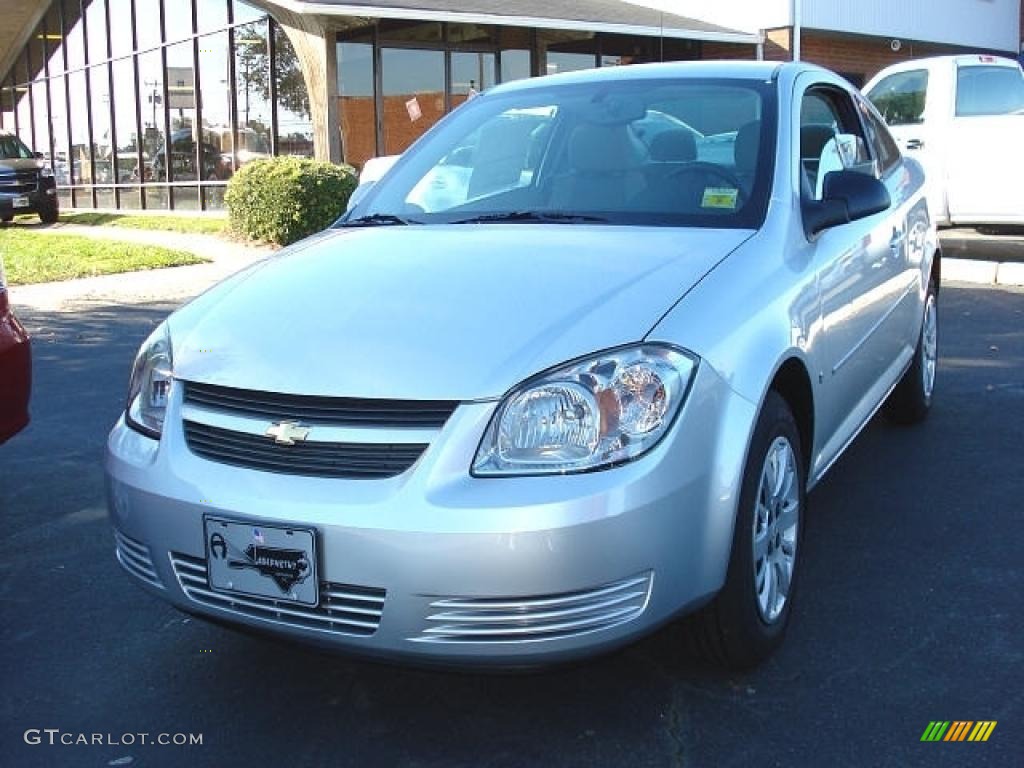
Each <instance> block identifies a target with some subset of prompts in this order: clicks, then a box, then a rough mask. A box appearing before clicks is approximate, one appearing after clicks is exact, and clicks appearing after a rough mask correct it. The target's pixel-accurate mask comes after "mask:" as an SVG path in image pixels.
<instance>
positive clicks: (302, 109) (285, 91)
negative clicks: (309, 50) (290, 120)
mask: <svg viewBox="0 0 1024 768" xmlns="http://www.w3.org/2000/svg"><path fill="white" fill-rule="evenodd" d="M274 49H275V53H276V55H277V59H276V61H275V68H276V70H277V82H276V87H277V103H278V106H279V107H283V108H284V109H286V110H288V111H289V112H292V113H294V114H296V115H299V116H300V117H303V118H305V119H307V120H308V119H309V114H310V110H309V93H308V91H307V90H306V80H305V78H304V77H303V76H302V68H301V67H300V66H299V58H298V56H296V55H295V49H294V48H293V47H292V43H291V40H289V39H288V35H287V34H286V33H285V31H284V30H283V29H281V26H280V25H279V24H275V25H274ZM235 55H236V57H237V58H236V63H235V77H236V78H237V82H238V87H239V89H243V88H244V89H245V90H246V93H248V92H255V93H257V94H259V95H260V96H261V97H262V98H263V99H264V100H266V101H269V100H270V56H269V51H268V50H267V31H266V22H262V21H261V22H253V23H252V24H243V25H241V26H239V27H238V28H237V29H236V30H235Z"/></svg>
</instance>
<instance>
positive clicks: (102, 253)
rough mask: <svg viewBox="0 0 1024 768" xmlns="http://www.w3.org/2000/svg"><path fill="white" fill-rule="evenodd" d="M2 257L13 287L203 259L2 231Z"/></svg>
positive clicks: (59, 236) (131, 245)
mask: <svg viewBox="0 0 1024 768" xmlns="http://www.w3.org/2000/svg"><path fill="white" fill-rule="evenodd" d="M0 257H2V258H3V260H4V264H5V265H6V267H7V280H8V282H10V284H11V285H26V284H28V283H48V282H52V281H54V280H71V279H72V278H76V277H92V276H94V275H108V274H112V273H114V272H131V271H133V270H137V269H160V268H161V267H177V266H182V265H184V264H201V263H203V261H204V259H201V258H199V257H198V256H195V255H193V254H191V253H187V252H185V251H175V250H171V249H170V248H157V247H154V246H150V245H137V244H135V243H122V242H118V241H116V240H107V239H102V240H100V239H93V238H91V237H82V236H81V235H62V234H57V233H53V234H48V233H42V232H26V231H25V230H22V229H18V228H15V227H4V228H2V229H0Z"/></svg>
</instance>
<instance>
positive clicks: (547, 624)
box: [409, 571, 654, 643]
mask: <svg viewBox="0 0 1024 768" xmlns="http://www.w3.org/2000/svg"><path fill="white" fill-rule="evenodd" d="M653 583H654V576H653V574H652V573H651V572H649V571H648V572H647V573H643V574H640V575H639V576H634V577H632V578H629V579H624V580H622V581H618V582H614V583H612V584H605V585H603V586H601V587H596V588H593V589H588V590H582V591H579V592H568V593H565V594H560V595H543V596H536V597H522V598H490V597H459V598H444V599H441V600H436V601H434V602H432V603H431V604H430V607H431V609H433V610H436V611H438V612H437V613H433V614H431V615H430V616H427V627H426V628H425V629H424V630H423V631H422V632H421V633H420V635H419V636H417V637H411V638H409V639H410V640H412V641H413V642H420V643H527V642H538V641H543V640H561V639H564V638H568V637H574V636H576V635H582V634H587V633H590V632H597V631H599V630H605V629H611V628H612V627H615V626H618V625H620V624H624V623H626V622H627V621H632V620H633V619H635V618H637V617H638V616H639V615H640V614H641V613H643V612H644V609H645V608H646V607H647V600H648V598H649V597H650V594H651V585H652V584H653Z"/></svg>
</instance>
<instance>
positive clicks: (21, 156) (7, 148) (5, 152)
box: [0, 136, 32, 160]
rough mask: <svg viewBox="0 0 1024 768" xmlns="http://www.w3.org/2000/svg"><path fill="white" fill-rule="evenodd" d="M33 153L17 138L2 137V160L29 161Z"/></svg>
mask: <svg viewBox="0 0 1024 768" xmlns="http://www.w3.org/2000/svg"><path fill="white" fill-rule="evenodd" d="M31 157H32V152H31V150H29V148H28V147H26V146H25V145H24V144H22V143H21V139H19V138H18V137H17V136H0V160H28V159H30V158H31Z"/></svg>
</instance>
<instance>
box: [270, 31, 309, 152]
mask: <svg viewBox="0 0 1024 768" xmlns="http://www.w3.org/2000/svg"><path fill="white" fill-rule="evenodd" d="M273 30H274V50H275V53H276V55H277V60H276V61H275V68H276V70H277V80H276V81H275V83H274V85H275V88H276V90H277V105H276V106H277V152H278V154H281V155H298V156H301V157H312V156H313V123H312V121H311V120H310V109H309V94H308V93H307V92H306V81H305V78H303V76H302V70H301V69H300V68H299V60H298V57H297V56H296V55H295V49H294V48H293V47H292V43H291V40H289V39H288V35H287V34H286V33H285V31H284V30H283V29H281V27H280V25H278V24H274V25H273Z"/></svg>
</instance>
